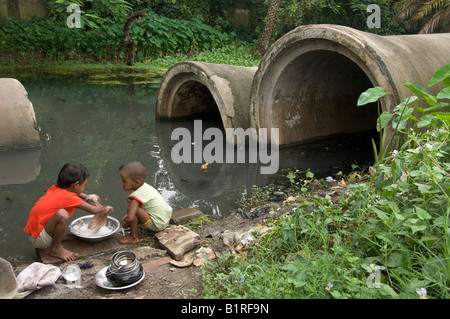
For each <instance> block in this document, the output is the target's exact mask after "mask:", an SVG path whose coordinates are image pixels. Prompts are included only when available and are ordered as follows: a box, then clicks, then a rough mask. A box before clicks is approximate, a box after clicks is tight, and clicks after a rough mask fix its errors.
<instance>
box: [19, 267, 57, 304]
mask: <svg viewBox="0 0 450 319" xmlns="http://www.w3.org/2000/svg"><path fill="white" fill-rule="evenodd" d="M59 276H61V270H60V269H59V268H58V267H56V266H53V265H46V264H43V263H38V262H35V263H32V264H31V265H29V266H28V267H27V268H25V269H24V270H22V272H21V273H20V274H19V275H17V277H16V280H17V294H16V297H19V298H23V297H26V296H28V295H29V294H31V293H32V292H33V291H35V290H38V289H41V288H42V287H45V286H51V285H54V284H55V282H56V280H57V279H58V278H59Z"/></svg>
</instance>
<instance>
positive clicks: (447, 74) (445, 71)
mask: <svg viewBox="0 0 450 319" xmlns="http://www.w3.org/2000/svg"><path fill="white" fill-rule="evenodd" d="M439 82H444V83H445V85H447V86H450V64H447V65H444V66H443V67H441V68H440V69H439V70H437V71H436V73H434V75H433V77H432V78H431V80H430V82H428V87H430V86H433V85H435V84H436V83H439Z"/></svg>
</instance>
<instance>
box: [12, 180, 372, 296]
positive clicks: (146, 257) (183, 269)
mask: <svg viewBox="0 0 450 319" xmlns="http://www.w3.org/2000/svg"><path fill="white" fill-rule="evenodd" d="M364 179H368V177H367V176H365V177H364ZM342 185H343V184H341V186H340V185H339V184H336V185H334V186H331V185H329V184H326V182H323V181H313V182H312V183H311V184H310V191H309V192H307V193H303V192H300V191H293V190H292V189H286V190H284V191H276V193H277V195H278V197H277V198H276V199H274V198H273V197H272V195H273V193H272V194H269V197H268V198H267V200H266V201H262V202H260V205H257V207H269V208H270V209H269V210H268V211H267V213H265V214H262V215H260V216H257V217H255V218H245V217H244V216H245V215H246V214H244V211H242V210H241V209H237V210H235V211H233V212H232V213H230V214H229V215H228V216H227V217H226V218H223V219H208V221H206V222H205V220H204V219H202V221H199V224H197V222H195V221H194V222H192V223H190V224H187V225H186V226H188V227H189V228H191V229H192V230H193V231H195V232H196V233H198V234H199V235H200V238H201V240H200V243H199V245H198V246H197V247H196V248H194V250H192V251H191V252H189V253H186V254H185V258H184V259H183V260H182V261H181V262H175V261H174V260H173V259H172V258H171V257H170V256H169V255H168V254H167V253H166V251H164V250H162V249H161V248H159V247H158V244H157V241H156V239H155V237H154V236H153V235H150V234H148V233H147V232H145V231H141V233H140V237H141V240H140V242H139V243H137V244H133V245H126V246H123V247H120V248H119V250H132V251H133V252H135V254H136V256H137V257H138V260H139V261H140V262H141V264H142V265H143V267H144V269H145V272H146V275H145V278H144V279H143V280H142V282H140V283H138V284H137V285H135V286H133V287H130V288H127V289H123V290H109V289H104V288H101V287H99V286H98V285H96V283H95V275H96V273H97V272H98V271H100V270H101V269H102V268H104V267H106V266H107V265H108V264H109V263H110V258H111V255H112V252H105V253H101V254H97V255H89V256H85V257H83V258H78V259H77V260H75V261H73V262H70V263H61V264H59V265H56V266H57V267H59V268H60V269H61V271H62V270H64V268H65V267H67V265H68V264H72V263H75V264H77V263H82V262H86V261H89V262H90V263H92V264H93V267H92V268H89V269H82V281H81V285H80V286H78V287H69V286H68V285H67V284H66V282H65V280H64V279H63V278H62V277H60V278H59V279H58V280H57V281H56V282H55V285H53V286H46V287H43V288H41V289H39V290H36V291H35V292H33V293H32V294H30V295H29V296H28V297H26V298H27V299H198V298H201V297H200V296H201V295H202V292H201V290H202V284H201V277H200V275H199V271H200V269H201V268H200V267H201V265H202V263H203V262H205V260H207V259H209V260H212V261H213V262H214V261H215V260H216V258H217V256H220V255H221V254H223V253H226V252H230V251H231V252H234V253H236V254H240V255H242V254H245V252H246V250H247V248H248V246H246V245H243V244H242V242H243V240H242V239H241V242H237V241H236V242H234V243H230V241H229V240H228V241H227V240H226V236H225V234H233V233H234V234H236V236H235V238H238V235H242V234H245V233H248V231H249V230H252V229H253V230H256V233H254V232H252V234H254V236H255V237H257V236H258V234H259V235H263V231H262V230H264V231H266V230H267V229H268V227H267V226H266V224H267V222H268V221H270V220H273V219H276V218H278V217H279V216H282V215H285V214H287V213H289V210H288V206H289V205H291V204H292V203H293V202H296V201H297V202H301V201H302V200H304V199H306V198H308V197H310V196H315V195H318V196H326V195H328V196H331V197H332V198H338V197H339V196H340V194H342V191H343V190H344V187H343V186H342ZM270 199H271V200H270ZM247 215H248V214H247ZM228 238H229V237H228ZM250 242H251V239H250ZM207 250H208V251H209V252H212V255H211V254H210V255H209V256H206V255H205V254H203V255H202V252H205V251H207ZM189 258H191V261H189ZM192 260H194V262H192ZM26 266H27V265H23V266H20V267H16V268H15V273H16V276H17V275H18V274H19V273H20V272H21V271H22V270H23V269H25V268H26Z"/></svg>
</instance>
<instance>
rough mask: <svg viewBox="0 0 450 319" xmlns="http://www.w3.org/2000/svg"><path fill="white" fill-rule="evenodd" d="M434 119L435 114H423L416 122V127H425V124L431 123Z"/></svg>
mask: <svg viewBox="0 0 450 319" xmlns="http://www.w3.org/2000/svg"><path fill="white" fill-rule="evenodd" d="M435 119H436V117H435V116H433V115H430V114H425V115H424V116H422V117H421V118H420V120H419V122H418V123H417V127H425V126H429V125H431V124H432V123H433V121H434V120H435Z"/></svg>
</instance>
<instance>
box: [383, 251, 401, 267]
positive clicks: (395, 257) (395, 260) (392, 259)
mask: <svg viewBox="0 0 450 319" xmlns="http://www.w3.org/2000/svg"><path fill="white" fill-rule="evenodd" d="M401 264H402V255H401V254H397V253H394V254H392V255H389V256H388V257H387V260H386V266H387V267H399V266H401Z"/></svg>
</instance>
